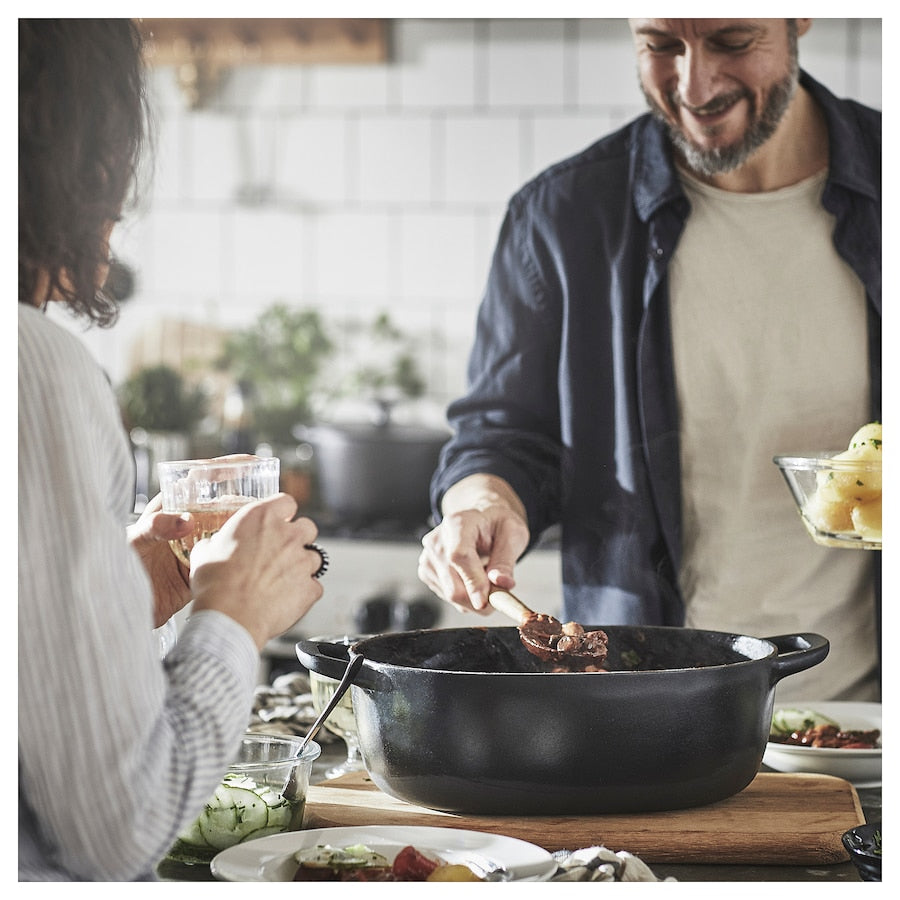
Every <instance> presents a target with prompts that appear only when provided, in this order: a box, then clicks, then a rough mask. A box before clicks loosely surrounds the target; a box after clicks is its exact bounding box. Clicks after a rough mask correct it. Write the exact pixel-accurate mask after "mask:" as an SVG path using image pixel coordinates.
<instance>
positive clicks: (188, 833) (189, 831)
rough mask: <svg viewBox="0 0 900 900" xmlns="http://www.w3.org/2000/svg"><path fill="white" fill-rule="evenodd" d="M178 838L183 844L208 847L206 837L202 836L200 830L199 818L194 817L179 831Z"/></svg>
mask: <svg viewBox="0 0 900 900" xmlns="http://www.w3.org/2000/svg"><path fill="white" fill-rule="evenodd" d="M178 840H179V841H183V842H184V843H185V844H190V845H191V846H193V847H208V846H209V844H208V843H207V842H206V838H205V837H203V832H201V831H200V819H199V818H197V819H194V821H193V822H191V824H190V825H188V827H187V828H185V829H184V831H181V832H179V834H178Z"/></svg>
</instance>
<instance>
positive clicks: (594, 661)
mask: <svg viewBox="0 0 900 900" xmlns="http://www.w3.org/2000/svg"><path fill="white" fill-rule="evenodd" d="M488 602H489V603H490V604H491V606H493V607H494V609H496V610H497V611H498V612H501V613H503V614H504V615H506V616H509V617H510V618H511V619H513V620H514V621H515V622H516V623H517V624H518V626H519V638H520V639H521V641H522V643H523V644H524V645H525V647H526V649H527V650H528V651H529V653H533V654H534V655H535V656H536V657H538V659H541V660H544V662H550V663H554V664H555V665H557V666H559V667H560V668H563V669H571V670H579V669H580V670H584V669H586V668H591V669H601V668H602V667H603V664H604V663H605V662H606V653H607V636H606V632H605V631H599V630H598V631H585V630H584V627H583V626H581V625H579V624H578V623H577V622H566V623H565V625H564V624H563V623H562V622H560V621H559V619H557V618H554V617H553V616H551V615H548V614H547V613H536V612H534V611H533V610H531V609H529V608H528V607H527V606H526V605H525V604H524V603H523V602H522V601H521V600H520V599H519V598H518V597H517V596H516V595H515V594H511V593H510V592H509V591H504V590H501V589H500V588H494V589H493V590H492V591H491V593H490V594H489V595H488Z"/></svg>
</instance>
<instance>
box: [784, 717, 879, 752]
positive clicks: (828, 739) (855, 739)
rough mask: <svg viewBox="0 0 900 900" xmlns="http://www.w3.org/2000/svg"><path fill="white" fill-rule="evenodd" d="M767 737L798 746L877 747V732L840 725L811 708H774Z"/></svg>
mask: <svg viewBox="0 0 900 900" xmlns="http://www.w3.org/2000/svg"><path fill="white" fill-rule="evenodd" d="M769 740H770V741H772V742H773V743H776V744H791V745H794V746H801V747H830V748H833V749H841V750H873V749H875V748H876V747H880V746H881V731H880V730H879V729H877V728H872V729H849V728H841V726H840V725H839V724H838V723H837V722H835V721H834V719H831V718H829V717H828V716H825V715H823V714H822V713H819V712H816V711H815V710H812V709H790V708H784V709H776V710H775V712H774V713H773V715H772V727H771V730H770V732H769Z"/></svg>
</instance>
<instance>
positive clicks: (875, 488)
mask: <svg viewBox="0 0 900 900" xmlns="http://www.w3.org/2000/svg"><path fill="white" fill-rule="evenodd" d="M832 460H833V461H834V462H835V463H836V464H837V465H836V466H835V467H834V468H829V469H823V470H822V471H820V472H818V473H817V475H816V492H815V494H814V495H813V496H812V497H811V498H810V501H809V504H808V506H807V509H806V514H807V516H808V517H809V519H810V521H811V522H812V523H813V524H814V525H815V526H816V527H817V528H819V529H820V530H822V531H828V532H851V531H852V532H856V533H857V534H859V535H860V537H863V538H865V539H867V540H879V541H880V540H881V468H880V463H881V423H880V422H869V423H868V424H866V425H863V426H862V428H860V429H858V430H857V431H856V433H855V434H854V435H853V437H852V438H850V443H849V444H848V446H847V449H846V450H844V451H843V452H842V453H838V454H837V455H835V456H834V457H832ZM854 463H856V464H857V465H854ZM871 463H878V464H879V465H878V466H877V467H874V468H873V467H872V466H871Z"/></svg>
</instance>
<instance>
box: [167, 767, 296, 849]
mask: <svg viewBox="0 0 900 900" xmlns="http://www.w3.org/2000/svg"><path fill="white" fill-rule="evenodd" d="M296 811H297V804H296V803H293V802H291V801H290V800H289V799H287V798H286V797H284V796H283V795H282V794H280V793H278V792H277V791H274V790H273V789H272V788H270V787H268V786H266V785H258V784H257V783H256V782H255V781H254V780H253V779H252V778H248V777H247V776H246V775H239V774H237V773H234V772H229V773H227V774H226V775H225V777H224V778H223V779H222V783H221V784H220V785H219V786H218V787H217V788H216V792H215V794H213V796H212V797H211V798H210V799H209V801H208V802H207V803H206V806H205V807H204V808H203V812H201V813H200V815H199V816H198V817H197V818H196V819H195V820H194V821H193V822H192V823H191V824H190V825H189V826H188V827H187V828H185V829H184V830H183V831H182V832H181V833H180V834H179V835H178V839H177V840H176V842H175V844H174V846H173V847H172V849H171V850H170V851H169V854H168V855H169V857H170V858H172V859H181V860H183V861H186V862H197V861H203V860H206V861H208V860H211V859H212V858H213V857H214V856H215V855H216V854H217V853H218V852H219V851H221V850H225V849H227V848H228V847H232V846H234V845H235V844H240V843H242V842H243V841H248V840H252V839H254V838H259V837H266V836H267V835H270V834H280V833H281V832H283V831H288V830H289V829H290V827H291V822H292V821H293V820H294V818H295V813H296Z"/></svg>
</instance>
